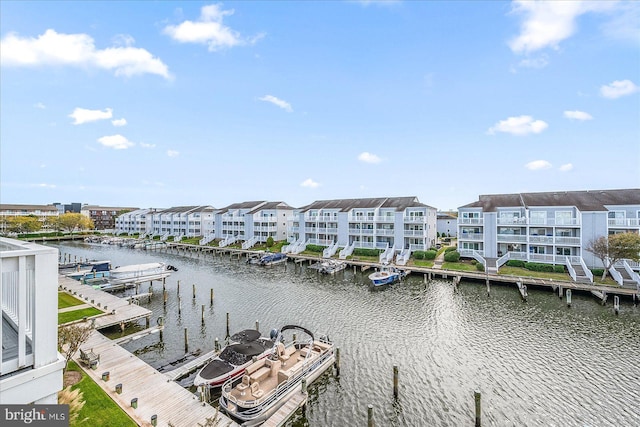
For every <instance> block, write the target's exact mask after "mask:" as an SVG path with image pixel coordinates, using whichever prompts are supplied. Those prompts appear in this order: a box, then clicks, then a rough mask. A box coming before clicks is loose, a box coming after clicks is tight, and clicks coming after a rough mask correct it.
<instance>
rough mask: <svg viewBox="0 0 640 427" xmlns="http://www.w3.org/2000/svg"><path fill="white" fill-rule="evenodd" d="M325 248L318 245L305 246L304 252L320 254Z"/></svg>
mask: <svg viewBox="0 0 640 427" xmlns="http://www.w3.org/2000/svg"><path fill="white" fill-rule="evenodd" d="M326 248H327V247H326V246H320V245H307V249H306V250H307V251H309V252H322V251H324V250H325V249H326ZM354 252H355V251H354Z"/></svg>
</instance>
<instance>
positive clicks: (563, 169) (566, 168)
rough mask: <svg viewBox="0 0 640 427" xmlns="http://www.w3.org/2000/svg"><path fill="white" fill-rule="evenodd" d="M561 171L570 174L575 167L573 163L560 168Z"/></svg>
mask: <svg viewBox="0 0 640 427" xmlns="http://www.w3.org/2000/svg"><path fill="white" fill-rule="evenodd" d="M559 169H560V171H561V172H569V171H570V170H571V169H573V165H572V164H571V163H567V164H566V165H562V166H560V168H559Z"/></svg>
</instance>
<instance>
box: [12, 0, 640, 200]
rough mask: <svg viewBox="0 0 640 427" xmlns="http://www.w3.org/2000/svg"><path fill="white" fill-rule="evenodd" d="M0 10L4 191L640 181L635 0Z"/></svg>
mask: <svg viewBox="0 0 640 427" xmlns="http://www.w3.org/2000/svg"><path fill="white" fill-rule="evenodd" d="M0 12H1V13H0V15H1V18H0V28H1V34H0V36H1V45H0V60H1V68H0V84H1V91H0V92H1V93H0V103H1V104H0V107H1V109H0V123H1V126H0V144H1V145H0V154H1V160H0V162H1V163H0V166H1V171H0V177H1V180H0V184H1V187H0V201H1V202H2V203H28V204H46V203H52V202H62V203H70V202H83V203H91V204H99V205H103V206H138V207H170V206H178V205H193V204H210V205H213V206H214V207H216V208H220V207H224V206H226V205H228V204H231V203H235V202H241V201H248V200H270V201H284V202H287V203H289V204H290V205H292V206H294V207H298V206H302V205H305V204H308V203H311V202H313V201H314V200H321V199H337V198H359V197H385V196H417V197H418V198H419V199H420V201H422V202H423V203H426V204H429V205H431V206H434V207H436V208H438V209H442V210H447V209H456V208H457V207H459V206H461V205H464V204H467V203H471V202H473V201H475V200H477V198H478V196H479V195H480V194H496V193H512V192H532V191H557V190H590V189H594V190H595V189H618V188H640V89H639V86H640V29H639V25H640V24H639V23H640V2H626V1H618V2H616V1H606V2H596V1H584V2H580V1H574V2H519V1H514V2H506V1H488V2H482V1H470V2H464V1H456V2H445V1H429V2H419V1H387V2H373V1H372V2H366V1H362V2H361V1H328V2H311V1H309V2H307V1H305V2H302V1H300V2H295V1H287V2H284V1H282V2H268V1H260V2H257V1H256V2H249V1H242V2H222V3H211V2H198V1H189V2H170V1H158V2H152V1H140V2H135V1H122V2H99V1H91V2H56V1H46V2H44V1H43V2H29V1H20V2H18V1H2V2H1V3H0Z"/></svg>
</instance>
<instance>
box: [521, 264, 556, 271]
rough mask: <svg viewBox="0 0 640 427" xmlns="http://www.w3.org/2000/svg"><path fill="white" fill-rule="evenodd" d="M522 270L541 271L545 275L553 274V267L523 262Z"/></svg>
mask: <svg viewBox="0 0 640 427" xmlns="http://www.w3.org/2000/svg"><path fill="white" fill-rule="evenodd" d="M524 268H526V269H527V270H530V271H543V272H545V273H553V265H551V264H540V263H537V262H525V263H524Z"/></svg>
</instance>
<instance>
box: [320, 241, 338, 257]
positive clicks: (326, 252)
mask: <svg viewBox="0 0 640 427" xmlns="http://www.w3.org/2000/svg"><path fill="white" fill-rule="evenodd" d="M337 251H338V241H336V242H335V243H333V244H331V245H330V246H329V247H328V248H326V249H325V250H323V251H322V258H331V257H332V256H334V255H335V253H336V252H337Z"/></svg>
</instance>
